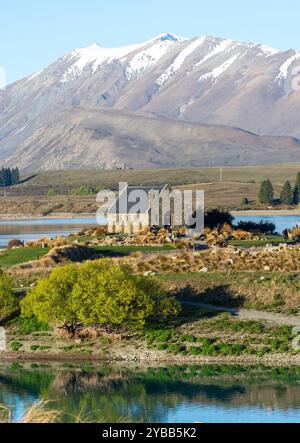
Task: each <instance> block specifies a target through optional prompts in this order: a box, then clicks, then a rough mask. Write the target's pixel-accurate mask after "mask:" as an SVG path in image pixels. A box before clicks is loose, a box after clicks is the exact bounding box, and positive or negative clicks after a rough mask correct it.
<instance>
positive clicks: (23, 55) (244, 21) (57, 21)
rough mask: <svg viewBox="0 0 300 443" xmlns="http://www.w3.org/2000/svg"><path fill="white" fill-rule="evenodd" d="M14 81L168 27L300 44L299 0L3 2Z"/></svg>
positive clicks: (0, 34) (5, 52) (0, 22)
mask: <svg viewBox="0 0 300 443" xmlns="http://www.w3.org/2000/svg"><path fill="white" fill-rule="evenodd" d="M0 11H1V12H0V66H3V67H4V68H5V70H6V76H7V81H8V82H9V83H10V82H12V81H14V80H17V79H19V78H22V77H24V76H25V75H27V74H30V73H33V72H35V71H38V70H40V69H41V68H43V67H45V66H47V65H48V64H50V63H51V62H52V61H54V60H55V59H57V58H58V57H60V56H61V55H62V54H64V53H65V52H67V51H69V50H71V49H73V48H78V47H84V46H88V45H89V44H91V43H94V42H97V43H99V44H101V45H103V46H108V47H111V46H119V45H124V44H128V43H136V42H140V41H144V40H146V39H149V38H151V37H153V36H154V35H157V34H160V33H162V32H173V33H175V34H179V35H182V36H185V37H195V36H200V35H204V34H205V35H206V34H208V35H217V36H219V37H226V38H232V39H238V40H245V41H255V42H258V43H264V44H268V45H270V46H274V47H276V48H278V49H290V48H296V49H299V50H300V32H299V17H300V3H299V1H298V0H285V1H284V2H281V1H278V0H273V1H272V0H251V1H250V0H249V1H248V0H243V1H241V0H204V1H202V0H107V1H106V0H43V1H41V0H26V1H24V0H10V1H9V0H1V10H0Z"/></svg>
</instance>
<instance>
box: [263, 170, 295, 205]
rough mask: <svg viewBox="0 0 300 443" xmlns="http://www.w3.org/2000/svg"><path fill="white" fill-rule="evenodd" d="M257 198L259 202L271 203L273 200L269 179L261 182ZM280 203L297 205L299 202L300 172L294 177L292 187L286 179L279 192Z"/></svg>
mask: <svg viewBox="0 0 300 443" xmlns="http://www.w3.org/2000/svg"><path fill="white" fill-rule="evenodd" d="M258 199H259V202H260V203H263V204H272V203H273V202H274V187H273V184H272V182H271V180H269V179H267V180H264V181H263V182H262V183H261V186H260V190H259V194H258ZM279 200H280V201H279V202H280V203H281V204H283V205H288V206H292V205H295V206H297V205H299V203H300V172H298V174H297V177H296V183H295V186H294V187H292V185H291V183H290V182H289V181H288V180H287V181H286V182H285V183H284V185H283V187H282V190H281V193H280V199H279Z"/></svg>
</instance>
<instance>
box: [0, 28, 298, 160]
mask: <svg viewBox="0 0 300 443" xmlns="http://www.w3.org/2000/svg"><path fill="white" fill-rule="evenodd" d="M299 66H300V53H299V52H296V51H294V50H289V51H279V50H276V49H273V48H270V47H268V46H265V45H260V44H255V43H245V42H240V41H234V40H227V39H222V38H217V37H212V36H202V37H198V38H194V39H191V40H188V39H185V38H183V37H179V36H177V35H174V34H161V35H159V36H157V37H154V38H153V39H151V40H148V41H146V42H144V43H140V44H134V45H129V46H124V47H119V48H110V49H109V48H103V47H101V46H100V45H98V44H93V45H91V46H89V47H87V48H83V49H76V50H73V51H71V52H69V53H67V54H65V55H64V56H63V57H62V58H60V59H59V60H57V61H56V62H54V63H53V64H51V65H50V66H49V67H47V68H45V69H44V70H42V71H40V72H38V73H36V74H34V75H31V76H28V77H26V78H25V79H23V80H20V81H18V82H16V83H14V84H12V85H10V86H8V87H7V88H6V90H5V91H0V158H1V159H2V162H6V163H9V162H11V161H12V159H15V158H16V157H18V152H19V151H20V152H23V155H24V149H23V148H24V147H25V146H30V148H31V149H37V150H38V149H39V148H40V146H41V144H42V143H43V141H42V139H41V137H39V143H38V144H35V143H37V142H36V138H35V137H34V135H35V133H36V131H40V130H42V131H43V128H47V127H49V125H51V124H52V123H51V122H52V121H53V120H55V119H56V118H57V116H58V115H60V113H62V112H64V111H67V110H70V109H72V108H74V107H82V108H85V110H86V109H87V108H93V109H99V110H103V109H115V110H121V111H123V112H128V111H129V112H131V113H139V114H145V115H151V114H155V115H156V116H159V117H160V118H164V117H165V118H169V119H174V120H181V121H186V122H195V123H201V124H210V125H211V124H218V125H220V124H221V125H226V126H231V127H238V128H241V129H243V130H246V131H250V132H253V133H256V134H259V135H273V136H293V137H296V138H297V137H299V138H300V126H299V124H298V115H299V113H300V92H299V91H297V90H296V89H299V88H295V80H297V75H299V74H297V72H300V69H299V70H298V71H297V69H296V68H297V67H299ZM298 83H299V84H300V81H299V82H298ZM63 115H64V114H63ZM144 130H145V131H147V128H144ZM34 140H35V141H34ZM56 149H57V152H59V151H60V150H62V149H63V146H58V145H57V146H56ZM102 149H104V148H103V144H101V143H100V144H99V150H100V151H101V150H102ZM174 149H175V148H174ZM195 149H196V148H195ZM199 157H200V153H199ZM299 159H300V156H299ZM257 162H258V163H259V159H257ZM25 163H26V162H24V167H25V168H27V169H28V168H29V165H28V164H26V165H25ZM39 166H40V167H43V163H42V159H41V163H40V165H39ZM53 167H56V166H55V162H54V164H53Z"/></svg>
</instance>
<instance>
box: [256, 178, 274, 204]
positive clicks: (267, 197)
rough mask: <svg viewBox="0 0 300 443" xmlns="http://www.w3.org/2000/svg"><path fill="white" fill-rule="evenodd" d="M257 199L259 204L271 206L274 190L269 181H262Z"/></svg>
mask: <svg viewBox="0 0 300 443" xmlns="http://www.w3.org/2000/svg"><path fill="white" fill-rule="evenodd" d="M258 199H259V202H260V203H263V204H272V203H273V199H274V188H273V185H272V183H271V181H270V180H269V179H268V180H264V181H263V182H262V184H261V186H260V191H259V195H258Z"/></svg>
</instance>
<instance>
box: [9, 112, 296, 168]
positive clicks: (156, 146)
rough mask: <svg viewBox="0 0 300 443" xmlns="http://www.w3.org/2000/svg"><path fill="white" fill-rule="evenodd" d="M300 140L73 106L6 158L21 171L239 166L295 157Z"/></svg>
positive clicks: (42, 127)
mask: <svg viewBox="0 0 300 443" xmlns="http://www.w3.org/2000/svg"><path fill="white" fill-rule="evenodd" d="M299 159H300V141H298V140H296V139H294V138H291V137H263V136H257V135H255V134H251V133H249V132H246V131H242V130H239V129H234V128H228V127H225V126H211V125H200V124H196V123H186V122H179V121H174V120H168V119H164V118H158V117H154V116H141V115H137V114H129V113H124V112H120V111H112V110H97V109H87V108H84V109H83V108H78V107H76V108H73V109H71V110H68V111H64V112H62V113H59V114H58V115H55V116H54V118H53V119H52V120H51V121H50V122H49V123H48V124H46V125H42V126H41V127H40V128H39V129H37V130H35V131H34V132H33V133H32V134H31V136H30V137H28V138H26V139H25V140H24V141H23V143H22V145H21V146H20V147H18V148H17V149H16V152H15V154H14V155H12V156H10V157H8V159H7V160H6V162H5V164H10V165H14V164H17V165H18V166H19V168H20V169H22V170H23V171H39V170H58V169H82V168H83V169H95V168H99V169H143V168H145V169H146V168H178V167H204V166H226V165H231V166H234V165H236V166H238V165H245V164H248V165H255V164H268V163H279V162H291V161H294V162H296V161H299Z"/></svg>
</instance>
